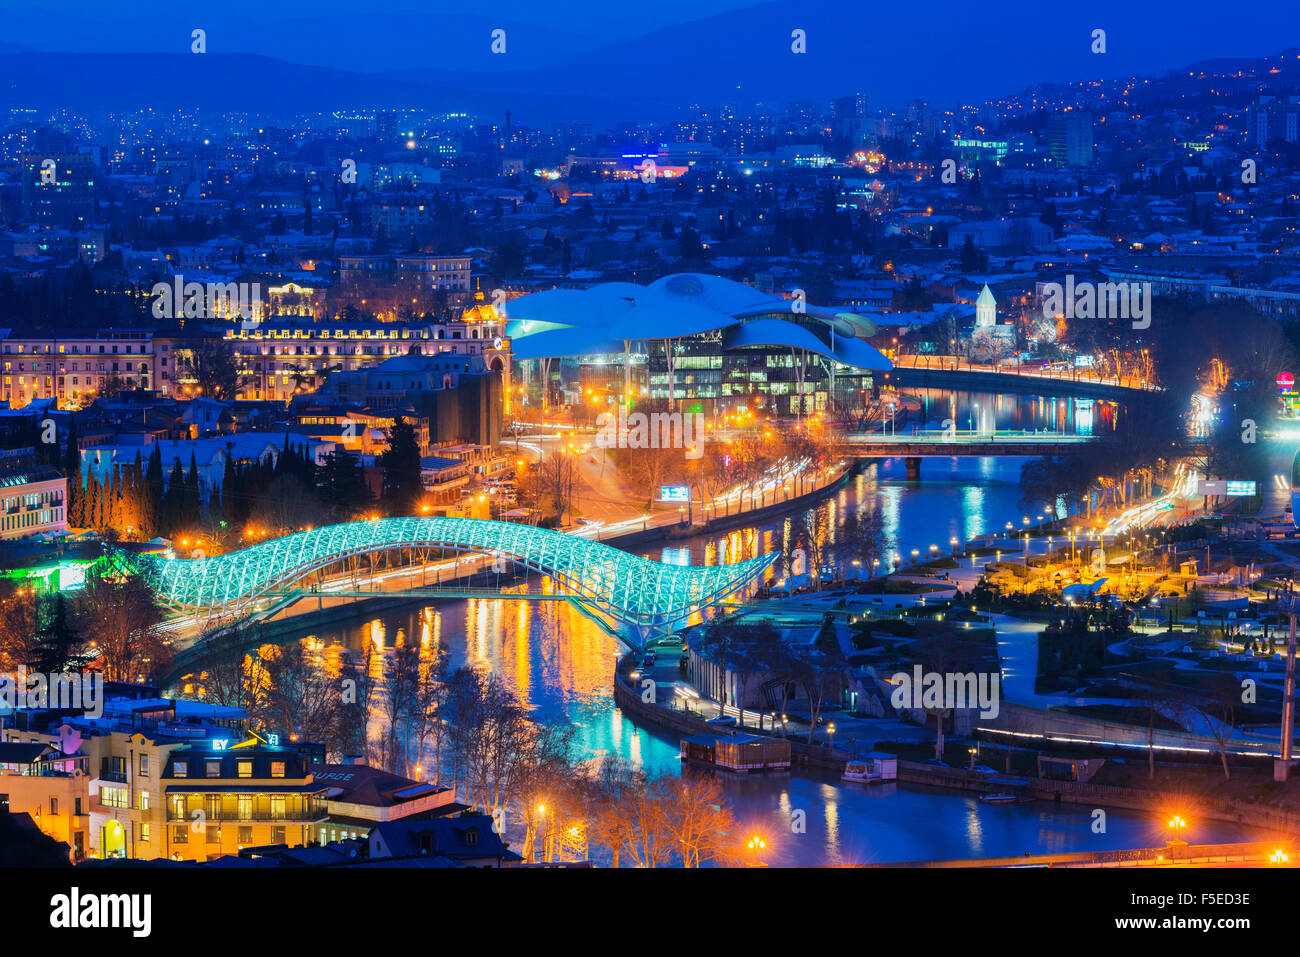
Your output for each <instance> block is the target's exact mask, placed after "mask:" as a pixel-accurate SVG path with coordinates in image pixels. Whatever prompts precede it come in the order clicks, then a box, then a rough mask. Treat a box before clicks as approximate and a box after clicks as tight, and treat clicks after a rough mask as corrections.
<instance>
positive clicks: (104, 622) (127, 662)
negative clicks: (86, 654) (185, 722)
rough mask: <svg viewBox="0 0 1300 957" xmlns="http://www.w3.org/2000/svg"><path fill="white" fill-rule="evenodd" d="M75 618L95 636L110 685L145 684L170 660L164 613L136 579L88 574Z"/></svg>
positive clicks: (138, 579) (79, 597)
mask: <svg viewBox="0 0 1300 957" xmlns="http://www.w3.org/2000/svg"><path fill="white" fill-rule="evenodd" d="M77 615H78V618H79V619H80V620H81V622H82V623H83V628H84V629H85V631H86V633H87V634H90V635H93V636H94V641H95V647H96V648H97V649H98V650H99V659H100V661H101V662H102V663H103V666H104V678H105V680H107V681H131V682H142V681H146V680H148V679H150V678H153V677H155V676H156V675H158V674H159V673H160V672H161V671H162V670H163V668H164V667H165V666H166V664H167V662H168V661H169V660H170V658H171V654H170V651H169V649H168V648H167V646H166V644H165V643H164V641H163V635H162V632H161V630H160V627H159V626H160V625H161V624H162V620H163V613H162V609H161V608H159V607H158V604H157V603H156V602H155V600H154V596H153V592H152V591H150V589H149V586H147V585H146V584H145V583H144V582H143V581H142V580H141V579H140V578H139V577H138V576H135V575H113V576H105V575H98V574H91V575H88V576H87V577H86V584H85V587H84V588H83V589H82V590H81V592H80V593H79V594H78V596H77Z"/></svg>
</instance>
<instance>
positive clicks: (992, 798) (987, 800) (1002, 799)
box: [980, 794, 1020, 804]
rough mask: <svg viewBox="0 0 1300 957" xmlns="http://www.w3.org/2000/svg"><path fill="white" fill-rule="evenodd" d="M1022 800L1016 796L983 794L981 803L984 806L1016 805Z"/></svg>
mask: <svg viewBox="0 0 1300 957" xmlns="http://www.w3.org/2000/svg"><path fill="white" fill-rule="evenodd" d="M1019 800H1020V799H1019V798H1018V797H1016V796H1015V795H1014V794H981V795H980V802H981V803H983V804H1015V803H1016V802H1017V801H1019Z"/></svg>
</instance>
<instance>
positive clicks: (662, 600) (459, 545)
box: [134, 518, 777, 628]
mask: <svg viewBox="0 0 1300 957" xmlns="http://www.w3.org/2000/svg"><path fill="white" fill-rule="evenodd" d="M400 548H437V549H447V550H450V551H457V552H476V553H480V554H483V555H489V556H493V557H499V558H502V559H505V560H507V561H510V562H513V563H514V564H516V565H519V566H522V567H525V568H528V569H531V570H532V571H535V572H538V573H540V574H543V575H548V576H550V577H551V578H553V579H554V580H555V582H556V583H557V585H558V586H559V589H560V590H561V591H562V592H563V593H565V594H567V595H569V596H572V597H573V598H575V599H578V600H580V601H581V602H582V603H584V604H585V605H587V606H590V607H591V608H594V609H595V610H597V611H600V612H603V613H605V614H607V615H609V616H610V617H611V618H614V619H616V620H617V621H620V622H623V623H626V624H629V625H633V626H637V627H642V628H655V627H662V626H664V625H667V624H671V623H673V622H677V621H681V620H682V619H684V618H686V617H688V616H689V615H691V614H693V613H694V612H697V611H700V610H701V609H703V608H705V607H707V606H709V605H711V604H714V603H716V602H718V601H720V600H721V599H723V598H725V597H726V596H727V595H730V594H731V593H733V592H735V591H737V590H739V589H741V588H744V587H745V586H746V585H748V584H750V583H751V582H753V581H754V580H755V579H756V578H758V576H759V575H761V574H762V573H763V571H764V570H765V569H766V568H767V567H768V566H769V565H771V564H772V562H773V561H775V559H776V557H777V556H776V555H775V554H770V555H760V556H759V557H757V558H751V559H748V560H746V561H742V562H737V563H735V564H731V565H713V566H695V565H667V564H664V563H663V562H656V561H652V560H650V559H648V558H639V557H637V556H636V555H630V554H628V553H627V552H623V551H620V550H619V549H617V548H611V547H610V546H608V545H602V544H601V543H599V542H593V541H588V540H587V539H585V538H580V537H578V536H575V535H566V534H565V533H563V532H556V531H552V530H550V529H544V528H534V527H532V526H529V525H519V524H516V523H514V522H498V521H491V520H487V519H479V518H385V519H375V520H373V521H364V522H345V523H343V524H340V525H327V526H325V527H323V528H316V529H312V530H311V531H307V532H296V533H294V534H292V535H286V536H284V537H283V538H277V539H274V540H272V541H267V542H260V543H258V544H256V545H250V546H249V547H247V548H242V549H240V550H239V551H235V552H230V553H228V554H225V555H220V556H217V557H215V558H197V559H178V558H172V557H169V556H166V555H144V556H139V557H138V558H136V559H135V561H134V564H135V566H136V568H137V570H139V571H140V573H141V574H142V575H143V576H144V578H145V580H146V581H147V582H148V583H149V585H150V586H151V587H152V588H153V589H154V591H156V592H157V593H158V595H159V597H160V598H161V599H162V600H163V601H165V602H166V603H167V604H169V605H172V606H175V607H178V608H182V609H185V610H187V611H192V612H195V613H198V614H207V613H210V612H213V611H216V610H226V609H233V610H236V611H238V610H240V609H242V608H246V607H248V606H250V604H251V603H252V602H255V601H257V600H258V599H260V598H266V597H271V596H273V595H275V594H276V593H277V592H279V591H281V590H284V589H287V588H288V587H289V586H291V585H292V584H293V583H294V582H296V581H299V580H301V579H303V578H305V577H306V576H308V575H310V574H312V573H313V572H315V571H318V570H320V569H323V568H326V567H328V566H330V565H333V564H334V563H336V562H338V561H341V560H342V559H346V558H349V557H352V556H356V555H363V554H369V553H374V552H380V551H386V550H391V549H400ZM520 597H521V598H526V597H527V595H520Z"/></svg>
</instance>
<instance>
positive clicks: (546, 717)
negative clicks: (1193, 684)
mask: <svg viewBox="0 0 1300 957" xmlns="http://www.w3.org/2000/svg"><path fill="white" fill-rule="evenodd" d="M923 400H924V402H925V405H924V409H925V413H926V415H925V418H926V421H927V422H934V421H935V419H936V417H937V418H938V420H939V422H940V424H941V421H942V419H943V418H952V417H953V416H954V413H955V414H956V415H957V416H960V415H969V416H971V418H972V420H975V417H976V416H979V415H984V416H986V417H987V418H986V419H985V420H983V425H982V426H980V427H984V428H990V427H996V428H999V429H1009V428H1014V429H1022V428H1024V429H1035V428H1048V427H1049V426H1051V427H1053V428H1054V429H1059V430H1062V431H1076V430H1077V431H1079V432H1081V433H1086V432H1089V431H1091V430H1092V428H1093V426H1094V423H1095V421H1096V420H1095V418H1094V416H1095V408H1096V407H1094V406H1093V404H1092V403H1083V402H1079V401H1076V400H1062V401H1059V402H1058V401H1056V400H1048V399H1043V400H1038V399H1032V400H1027V399H1015V398H1013V397H997V396H988V395H979V394H975V395H972V394H951V395H950V394H948V393H926V394H924V395H923ZM977 407H978V409H979V410H980V411H977ZM936 427H937V426H936ZM958 427H959V428H964V427H965V426H964V425H959V426H958ZM1021 467H1022V460H1018V459H998V458H955V459H927V460H926V461H925V462H924V464H923V466H922V481H921V482H919V483H916V482H908V481H907V480H906V478H905V473H904V467H903V463H902V461H901V460H898V459H891V460H885V461H881V462H878V463H874V464H872V465H870V466H869V467H868V468H866V469H865V470H864V471H863V472H862V474H860V475H858V476H856V477H855V478H854V479H853V480H852V481H851V482H850V483H849V484H848V485H847V486H845V487H844V488H843V489H841V490H839V491H838V492H837V493H835V494H834V495H833V496H831V497H830V498H829V499H828V500H827V501H826V502H824V503H822V504H821V505H820V506H818V507H819V509H821V512H820V514H821V516H822V519H823V522H822V527H823V528H824V529H826V532H825V534H834V529H835V527H837V526H838V524H839V522H840V520H841V519H842V517H843V515H845V514H847V513H848V512H849V511H852V510H853V509H856V508H859V507H862V506H863V505H869V506H871V507H876V506H878V507H879V508H880V510H881V513H882V518H883V524H884V533H885V538H886V546H887V550H889V551H898V552H900V553H901V554H902V555H904V556H909V555H910V552H911V550H912V549H917V550H918V551H920V552H921V553H922V554H926V553H928V551H929V546H930V545H932V544H934V545H937V546H939V548H940V549H941V550H946V549H947V547H948V542H949V540H950V539H951V538H954V537H955V538H957V539H958V540H959V541H965V540H967V539H970V538H973V537H975V536H977V535H981V534H985V533H987V532H996V531H1000V530H1002V529H1003V528H1004V526H1005V523H1006V522H1012V523H1013V524H1015V525H1016V526H1017V527H1018V526H1019V525H1020V524H1021V521H1022V517H1023V516H1024V515H1025V514H1026V512H1025V507H1023V506H1022V505H1021V502H1020V492H1019V488H1018V484H1017V483H1018V479H1019V474H1020V469H1021ZM1030 511H1031V513H1032V511H1033V510H1032V509H1031V510H1030ZM790 522H791V520H790V518H782V519H777V520H773V521H770V522H764V523H758V524H756V525H755V526H752V527H749V528H746V529H741V530H738V531H734V532H730V533H726V534H721V535H713V536H699V537H696V538H694V539H690V540H685V541H681V542H674V543H673V544H672V545H669V546H665V547H663V548H656V549H653V550H649V551H646V552H644V554H646V555H648V556H649V557H652V558H656V559H659V560H662V561H669V562H683V563H684V562H694V563H714V562H717V561H735V560H736V559H738V558H742V557H748V556H750V555H756V554H758V553H759V552H760V551H763V552H766V551H771V550H776V549H779V548H780V547H781V542H782V540H783V537H784V536H785V535H787V534H789V528H790ZM904 560H905V561H906V560H907V559H906V557H905V559H904ZM300 637H301V638H304V639H306V638H314V639H316V640H318V641H320V642H321V643H323V645H324V646H326V647H328V646H331V645H342V646H344V647H347V648H351V649H358V648H362V647H364V646H365V645H366V643H368V642H379V643H383V644H386V645H391V644H394V643H398V642H403V641H406V640H423V641H425V642H431V643H436V644H438V645H440V646H441V647H443V648H445V649H446V650H447V651H448V653H449V655H450V660H451V662H452V664H453V665H460V664H466V663H472V664H475V665H480V666H484V667H487V668H490V669H492V670H493V671H494V672H496V673H497V674H498V675H499V676H500V677H501V678H502V680H503V681H505V683H506V684H507V685H508V686H509V687H510V688H511V689H512V690H513V691H514V692H515V694H517V695H518V697H519V699H520V700H521V702H522V703H523V704H524V706H525V707H527V708H529V709H530V710H531V711H532V712H533V714H534V715H535V717H536V718H537V719H538V720H541V721H547V722H565V723H569V724H572V725H573V726H574V727H575V729H576V732H577V740H578V744H579V747H580V748H581V750H582V751H583V752H584V753H585V754H587V755H591V756H598V755H604V754H617V755H622V756H624V757H626V758H628V759H629V760H631V761H633V762H635V763H637V764H639V765H641V766H643V767H645V768H646V769H647V770H650V771H652V772H657V771H670V772H673V773H676V772H677V771H679V770H680V760H679V758H678V741H677V740H676V739H675V738H672V737H668V736H664V735H661V734H659V733H656V732H654V731H651V730H648V729H646V728H642V727H639V726H637V725H636V724H634V723H633V722H632V721H631V720H630V719H629V718H627V717H625V716H624V715H623V714H622V713H621V712H620V711H619V710H618V708H617V707H615V705H614V702H613V692H612V690H611V682H612V674H613V668H614V664H615V661H616V660H617V656H618V645H617V643H616V642H615V641H614V639H613V638H611V637H610V636H609V635H608V634H606V633H605V632H604V631H603V630H602V629H601V628H600V627H599V626H597V625H596V624H595V623H593V622H592V621H590V620H589V619H587V618H586V617H584V616H583V615H582V614H581V613H580V612H578V611H577V610H576V609H574V608H573V607H571V606H570V605H568V604H567V603H564V602H551V601H537V602H520V601H496V600H487V599H472V600H468V601H446V602H439V603H436V604H430V605H427V606H423V607H421V606H418V605H408V606H403V607H400V608H389V609H387V610H385V611H383V612H380V613H377V614H374V615H372V616H364V617H363V618H362V619H361V620H360V621H359V622H358V623H354V624H340V625H334V626H328V627H322V628H318V629H315V630H304V631H303V632H302V634H301V636H300ZM723 784H724V787H725V788H726V790H727V792H728V793H729V796H730V797H731V799H732V802H733V804H734V807H735V813H736V818H737V821H738V824H739V826H740V828H741V829H742V830H743V831H744V832H745V833H749V831H750V830H751V829H752V830H753V832H754V833H758V834H762V835H763V837H764V840H765V841H766V843H767V848H766V849H765V851H764V852H763V855H762V856H763V859H764V860H765V861H766V862H767V863H771V864H781V865H822V864H846V863H847V864H853V863H868V862H874V861H902V860H922V859H936V858H944V859H946V858H966V857H993V856H1003V855H1021V854H1025V853H1047V852H1051V851H1071V850H1087V851H1091V850H1108V849H1113V848H1126V847H1142V846H1152V845H1153V844H1158V843H1160V842H1162V841H1163V840H1164V836H1165V835H1163V834H1162V833H1161V827H1162V825H1163V822H1160V821H1155V820H1153V819H1152V817H1151V816H1150V815H1143V814H1136V813H1131V812H1125V811H1121V810H1111V811H1108V812H1107V821H1106V829H1105V832H1104V833H1100V834H1098V833H1094V829H1093V818H1092V814H1091V812H1092V809H1091V808H1083V807H1078V808H1073V807H1070V806H1068V805H1066V806H1062V807H1055V806H1053V805H1051V804H1049V803H1046V802H1036V803H1031V804H1021V805H1009V806H1001V805H986V804H981V803H980V802H979V801H978V800H976V799H975V798H973V797H969V796H965V795H961V794H957V793H954V792H948V791H941V790H933V789H928V788H920V787H913V786H905V785H897V784H885V785H874V786H868V785H863V784H857V783H845V782H841V781H839V780H836V779H833V778H830V777H825V776H818V775H816V774H803V773H800V774H785V775H768V776H757V777H745V778H737V777H733V776H730V775H724V776H723ZM796 812H803V813H802V814H796ZM799 818H802V819H803V820H804V828H803V830H802V833H798V832H797V831H798V830H799V829H798V828H797V827H793V826H792V825H793V824H794V822H796V821H797V820H798V819H799ZM1193 824H1194V825H1196V822H1193ZM1189 831H1190V832H1191V833H1184V835H1183V837H1184V839H1185V840H1188V841H1189V842H1194V843H1195V842H1202V841H1204V842H1217V841H1232V840H1242V839H1245V838H1246V837H1247V835H1246V834H1245V832H1244V829H1241V828H1238V827H1235V826H1232V825H1227V824H1215V823H1213V822H1210V823H1204V822H1202V823H1201V824H1199V825H1197V826H1194V827H1193V828H1190V829H1189Z"/></svg>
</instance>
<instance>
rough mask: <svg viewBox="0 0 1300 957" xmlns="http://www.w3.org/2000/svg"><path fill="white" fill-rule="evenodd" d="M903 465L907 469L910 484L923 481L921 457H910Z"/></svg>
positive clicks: (904, 460)
mask: <svg viewBox="0 0 1300 957" xmlns="http://www.w3.org/2000/svg"><path fill="white" fill-rule="evenodd" d="M903 465H904V466H905V467H906V468H907V480H908V481H909V482H919V481H921V457H920V456H919V455H909V456H908V457H907V458H905V459H903Z"/></svg>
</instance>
